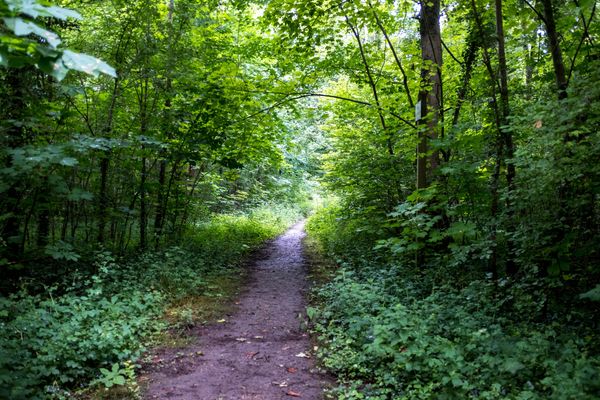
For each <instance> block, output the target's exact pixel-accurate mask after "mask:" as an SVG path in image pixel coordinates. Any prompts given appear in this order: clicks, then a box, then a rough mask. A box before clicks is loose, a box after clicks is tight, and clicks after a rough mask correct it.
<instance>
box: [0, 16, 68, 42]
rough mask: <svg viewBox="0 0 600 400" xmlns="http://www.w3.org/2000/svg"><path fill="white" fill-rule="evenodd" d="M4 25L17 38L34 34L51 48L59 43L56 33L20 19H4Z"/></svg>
mask: <svg viewBox="0 0 600 400" xmlns="http://www.w3.org/2000/svg"><path fill="white" fill-rule="evenodd" d="M4 23H5V24H6V26H7V27H8V28H9V29H10V30H12V31H13V32H14V34H15V35H17V36H27V35H30V34H34V35H37V36H39V37H41V38H42V39H44V40H46V41H47V42H48V44H49V45H50V46H52V47H56V46H58V45H59V44H60V43H61V40H60V38H59V37H58V35H57V34H56V33H54V32H51V31H49V30H47V29H44V28H42V27H41V26H39V25H36V24H34V23H33V22H30V21H25V20H23V19H22V18H4Z"/></svg>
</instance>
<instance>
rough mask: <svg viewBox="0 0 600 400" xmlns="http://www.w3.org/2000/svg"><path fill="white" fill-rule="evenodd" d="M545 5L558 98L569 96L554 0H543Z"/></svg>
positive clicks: (547, 32) (545, 21) (545, 17)
mask: <svg viewBox="0 0 600 400" xmlns="http://www.w3.org/2000/svg"><path fill="white" fill-rule="evenodd" d="M542 5H543V6H544V24H545V25H546V35H547V36H548V45H549V46H550V53H551V54H552V65H553V66H554V77H555V79H556V86H557V88H558V99H559V100H562V99H566V98H567V86H568V82H567V75H566V72H565V64H564V62H563V57H562V51H561V49H560V44H559V43H558V33H557V31H556V21H555V19H554V10H553V8H552V0H542Z"/></svg>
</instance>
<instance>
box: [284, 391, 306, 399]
mask: <svg viewBox="0 0 600 400" xmlns="http://www.w3.org/2000/svg"><path fill="white" fill-rule="evenodd" d="M286 394H287V395H288V396H292V397H302V395H301V394H300V393H298V392H293V391H291V390H288V391H287V393H286Z"/></svg>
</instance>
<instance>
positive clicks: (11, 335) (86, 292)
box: [0, 208, 302, 400]
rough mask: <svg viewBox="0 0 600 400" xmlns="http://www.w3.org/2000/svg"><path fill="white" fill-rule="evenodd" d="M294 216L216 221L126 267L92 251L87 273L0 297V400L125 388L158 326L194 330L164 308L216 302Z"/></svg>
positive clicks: (261, 213)
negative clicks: (222, 283)
mask: <svg viewBox="0 0 600 400" xmlns="http://www.w3.org/2000/svg"><path fill="white" fill-rule="evenodd" d="M301 215H302V214H300V213H299V212H298V210H295V211H292V210H289V209H288V210H285V209H283V208H280V209H279V210H278V211H273V210H271V209H268V208H263V209H260V210H255V211H254V212H253V213H251V214H249V215H238V216H233V215H222V216H219V217H216V218H215V219H214V220H213V221H211V222H206V223H204V224H203V225H202V226H200V227H199V228H198V229H197V230H195V231H194V232H193V234H192V235H190V236H188V240H187V242H186V243H185V244H182V245H181V246H177V247H169V248H166V249H165V250H163V251H161V252H147V253H144V254H141V255H139V256H136V257H129V258H127V259H116V258H115V257H114V256H113V255H112V254H111V253H109V252H106V251H103V252H98V253H97V254H95V256H94V264H93V265H92V268H93V271H95V272H94V273H93V274H91V275H90V274H89V273H88V272H87V271H86V272H84V270H77V269H76V265H72V267H73V269H75V272H72V273H71V274H69V276H68V280H65V281H64V282H62V283H60V284H55V285H53V286H51V287H46V288H45V290H44V291H43V292H41V293H39V294H32V291H31V290H27V289H30V288H29V287H28V286H25V287H24V288H23V289H22V290H21V291H19V292H16V293H13V294H12V295H10V296H7V297H2V298H1V301H0V327H2V329H1V332H0V397H1V398H6V399H15V400H18V399H23V400H25V399H45V398H52V397H53V396H54V397H56V398H60V396H67V395H68V394H69V391H73V390H75V389H76V388H77V387H81V385H86V384H89V383H90V382H92V381H94V382H93V383H94V384H99V385H101V386H112V385H113V384H124V383H125V380H126V379H127V380H128V381H129V382H128V383H129V384H132V383H134V382H135V381H133V380H132V378H133V377H134V370H135V365H136V364H137V363H138V362H139V359H140V356H141V355H142V354H143V351H144V350H145V349H146V348H147V346H148V344H151V343H153V342H156V340H157V339H158V338H159V337H160V336H162V335H164V330H165V329H166V328H176V327H177V324H182V323H184V324H185V323H193V322H194V321H193V319H194V318H193V317H194V316H193V312H194V311H195V310H193V307H188V308H187V309H182V310H179V311H178V312H179V314H181V315H177V316H176V318H175V319H173V318H167V319H165V316H167V315H166V314H165V313H166V310H167V309H168V308H170V307H171V306H172V305H174V304H180V303H181V302H182V301H183V300H186V299H190V298H193V297H194V296H221V295H222V291H223V290H224V289H223V288H221V287H218V286H214V285H215V278H216V277H221V276H227V275H228V274H234V275H239V274H241V271H240V270H239V268H238V267H239V263H240V262H241V261H242V260H243V258H244V256H247V255H248V253H249V252H250V251H252V250H254V249H256V248H257V247H258V246H259V245H261V244H262V243H264V241H266V240H267V239H270V238H272V237H274V236H275V235H277V234H279V233H281V232H282V231H283V230H284V229H285V228H286V227H287V226H289V224H290V223H292V222H294V221H295V220H297V219H298V218H299V217H300V216H301ZM77 267H79V268H81V269H83V268H85V263H83V262H82V263H80V264H79V265H77ZM33 283H36V282H31V284H33ZM37 283H40V282H37ZM32 286H33V285H32ZM34 293H35V292H34ZM192 303H193V301H192ZM199 311H200V312H201V311H202V310H199ZM177 317H178V318H177ZM167 320H170V324H167V322H166V321H167ZM200 322H201V321H200ZM115 365H116V368H115V370H113V369H112V368H113V366H115ZM101 371H104V372H101ZM111 372H113V373H112V374H111Z"/></svg>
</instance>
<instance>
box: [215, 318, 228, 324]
mask: <svg viewBox="0 0 600 400" xmlns="http://www.w3.org/2000/svg"><path fill="white" fill-rule="evenodd" d="M225 321H227V320H226V319H225V318H223V319H220V320H217V322H218V323H220V324H222V323H223V322H225Z"/></svg>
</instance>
